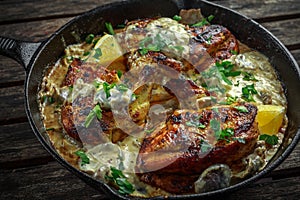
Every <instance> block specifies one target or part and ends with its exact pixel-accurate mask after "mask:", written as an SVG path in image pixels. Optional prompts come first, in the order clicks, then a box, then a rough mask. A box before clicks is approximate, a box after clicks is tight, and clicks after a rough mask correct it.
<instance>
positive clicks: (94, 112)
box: [84, 104, 102, 128]
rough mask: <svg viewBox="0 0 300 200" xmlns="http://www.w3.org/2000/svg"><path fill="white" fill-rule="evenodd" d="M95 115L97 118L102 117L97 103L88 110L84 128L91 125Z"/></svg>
mask: <svg viewBox="0 0 300 200" xmlns="http://www.w3.org/2000/svg"><path fill="white" fill-rule="evenodd" d="M95 117H97V118H98V119H99V120H100V119H101V118H102V110H101V108H100V106H99V105H98V104H97V105H96V106H95V107H94V108H93V109H92V110H91V111H90V113H89V114H88V116H87V117H86V119H85V122H84V126H85V128H88V127H89V126H90V125H91V123H92V121H93V120H94V118H95Z"/></svg>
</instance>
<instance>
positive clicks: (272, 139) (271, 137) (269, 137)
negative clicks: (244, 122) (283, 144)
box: [259, 134, 278, 145]
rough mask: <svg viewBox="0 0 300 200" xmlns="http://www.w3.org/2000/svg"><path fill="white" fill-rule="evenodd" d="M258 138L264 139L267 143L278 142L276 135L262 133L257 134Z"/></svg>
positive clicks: (274, 143)
mask: <svg viewBox="0 0 300 200" xmlns="http://www.w3.org/2000/svg"><path fill="white" fill-rule="evenodd" d="M259 139H260V140H264V141H265V142H266V143H267V144H270V145H276V144H278V137H277V136H276V135H267V134H263V135H260V136H259Z"/></svg>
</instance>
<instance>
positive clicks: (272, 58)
mask: <svg viewBox="0 0 300 200" xmlns="http://www.w3.org/2000/svg"><path fill="white" fill-rule="evenodd" d="M267 53H268V52H267ZM271 57H272V56H271ZM272 59H275V58H274V56H273V57H272ZM283 79H285V80H286V79H287V77H285V75H284V74H283ZM32 80H33V81H36V82H38V80H37V79H32ZM288 88H289V87H288ZM290 88H291V89H292V90H295V91H297V88H296V89H293V87H290ZM30 89H31V88H30ZM33 91H34V88H32V92H33Z"/></svg>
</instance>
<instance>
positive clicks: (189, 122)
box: [185, 121, 206, 128]
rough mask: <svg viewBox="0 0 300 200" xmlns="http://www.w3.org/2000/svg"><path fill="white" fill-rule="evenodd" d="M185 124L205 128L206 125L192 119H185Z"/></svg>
mask: <svg viewBox="0 0 300 200" xmlns="http://www.w3.org/2000/svg"><path fill="white" fill-rule="evenodd" d="M185 125H187V126H193V127H196V128H205V127H206V126H205V125H204V124H201V123H200V122H194V121H187V122H185Z"/></svg>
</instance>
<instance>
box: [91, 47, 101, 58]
mask: <svg viewBox="0 0 300 200" xmlns="http://www.w3.org/2000/svg"><path fill="white" fill-rule="evenodd" d="M100 56H102V51H101V49H100V48H97V49H95V54H94V56H93V57H94V58H96V59H98V58H99V57H100Z"/></svg>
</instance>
